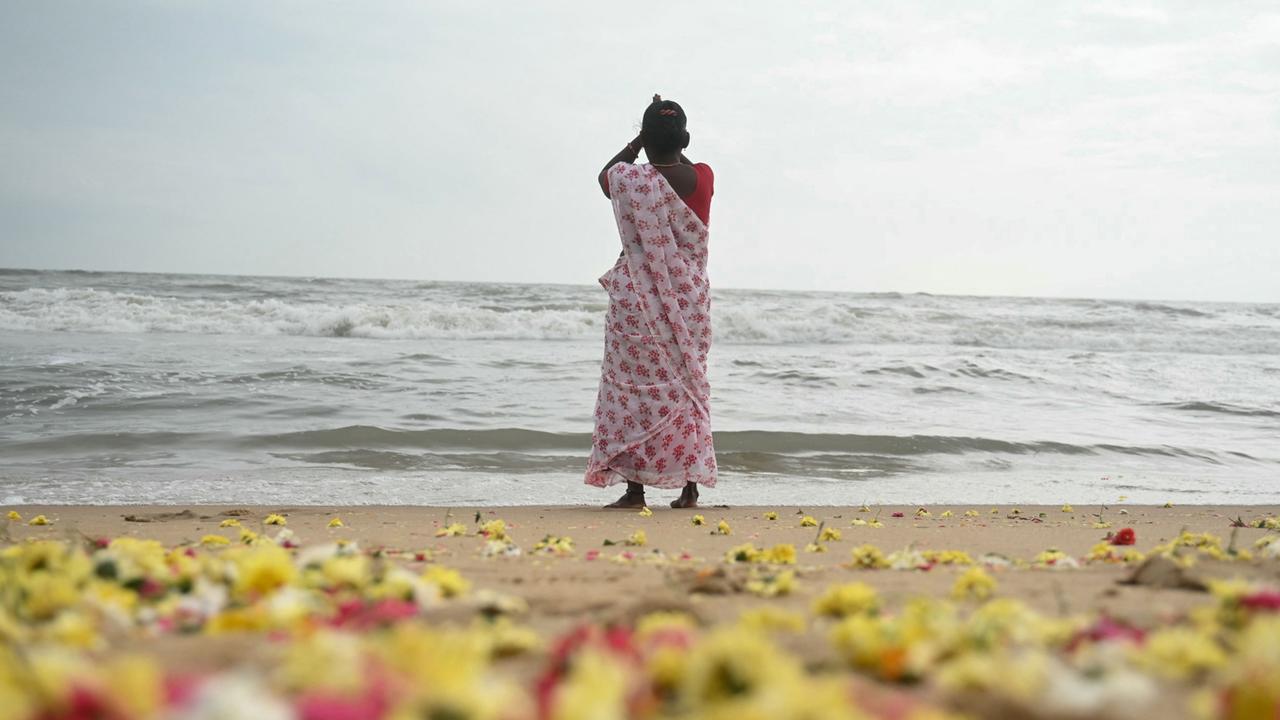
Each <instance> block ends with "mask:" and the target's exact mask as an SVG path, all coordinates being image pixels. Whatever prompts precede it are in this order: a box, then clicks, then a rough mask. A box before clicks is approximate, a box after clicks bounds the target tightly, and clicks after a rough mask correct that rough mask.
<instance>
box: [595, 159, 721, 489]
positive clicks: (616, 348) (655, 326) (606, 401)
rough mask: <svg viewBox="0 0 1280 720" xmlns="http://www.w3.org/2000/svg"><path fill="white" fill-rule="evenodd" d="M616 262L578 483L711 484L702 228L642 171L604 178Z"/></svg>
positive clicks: (607, 282)
mask: <svg viewBox="0 0 1280 720" xmlns="http://www.w3.org/2000/svg"><path fill="white" fill-rule="evenodd" d="M606 177H607V179H608V183H609V194H610V196H611V197H612V198H613V214H614V217H615V219H616V220H617V222H618V234H619V236H620V237H621V239H622V250H623V252H622V256H621V257H619V258H618V262H617V263H615V264H614V266H613V268H612V269H610V270H609V272H607V273H605V274H604V275H603V276H602V277H601V278H600V284H601V285H603V286H604V288H605V290H607V291H609V314H608V318H607V323H606V327H605V343H604V362H603V364H602V365H601V369H600V392H599V395H598V396H597V398H596V411H595V422H596V426H595V433H594V437H593V447H592V452H591V459H590V461H589V462H588V465H587V474H586V482H587V484H588V485H597V486H600V487H604V486H606V485H612V484H615V483H620V482H623V481H626V480H630V481H632V482H638V483H642V484H644V485H651V486H654V487H659V488H681V487H684V485H685V483H688V482H696V483H701V484H703V485H705V486H707V487H714V486H715V482H716V455H715V448H714V447H713V446H712V442H711V385H710V383H709V382H708V381H707V352H708V351H709V350H710V349H711V295H710V290H711V288H710V285H709V284H708V282H707V237H708V233H707V226H706V225H704V224H703V222H702V220H700V219H699V218H698V216H697V215H695V214H694V212H693V211H692V210H690V209H689V208H688V206H686V205H685V204H684V201H682V200H681V199H680V197H679V196H678V195H676V193H675V191H674V190H672V189H671V185H670V184H668V183H667V179H666V178H664V177H663V176H662V174H661V173H659V172H658V171H657V170H655V169H654V168H653V167H652V166H650V165H631V164H627V163H618V164H616V165H614V166H613V167H611V168H609V170H608V172H607V173H606Z"/></svg>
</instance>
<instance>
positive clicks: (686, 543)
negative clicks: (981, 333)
mask: <svg viewBox="0 0 1280 720" xmlns="http://www.w3.org/2000/svg"><path fill="white" fill-rule="evenodd" d="M5 510H6V511H8V510H10V508H5ZM12 510H13V511H15V512H17V513H18V514H19V515H20V516H21V517H22V518H23V520H22V521H17V520H14V519H11V520H10V521H9V522H8V525H7V529H6V532H7V542H6V543H5V544H6V545H12V546H15V547H22V546H24V545H26V542H25V541H27V540H33V539H47V540H63V541H67V542H68V543H70V544H77V543H83V544H88V545H94V544H95V543H96V544H97V545H98V546H101V547H107V546H108V544H109V543H110V542H111V541H112V540H117V539H120V538H139V539H149V540H156V541H159V542H160V543H161V544H162V545H163V546H164V547H165V548H175V547H176V548H183V547H190V548H201V547H203V548H210V547H211V546H212V547H213V549H211V550H209V551H208V552H216V543H220V542H221V541H210V540H209V536H222V537H225V538H226V539H227V540H228V541H229V542H228V543H227V544H228V545H231V546H235V545H237V544H240V543H241V542H243V540H244V537H243V533H245V532H246V531H247V532H249V533H251V534H253V535H255V536H257V537H255V539H254V542H264V543H265V542H269V541H268V538H270V537H272V536H277V537H275V540H274V543H273V544H275V545H283V546H284V547H286V548H287V549H288V550H289V552H291V553H293V554H294V556H295V557H298V556H299V554H301V553H306V552H307V551H308V548H311V547H318V546H328V545H332V544H333V543H334V542H339V541H346V542H348V543H350V542H352V541H354V543H355V547H358V548H359V552H360V553H361V554H364V555H367V556H373V557H377V558H384V559H387V560H389V561H390V562H391V563H394V564H395V565H397V566H400V567H403V568H406V569H408V570H410V571H411V572H412V573H414V574H415V575H416V574H418V573H422V572H423V571H424V570H425V569H428V568H430V567H433V566H444V567H448V568H451V569H452V570H456V571H457V572H458V573H460V574H461V577H463V578H465V579H466V581H468V582H469V584H470V589H469V591H468V592H469V593H470V595H471V596H473V597H474V596H476V595H477V594H483V593H492V594H493V596H494V597H504V598H518V601H517V602H519V603H520V604H521V605H522V606H523V605H527V608H525V607H521V608H520V610H519V611H516V612H513V616H515V617H517V619H518V621H519V623H520V625H521V626H522V627H524V628H527V629H528V630H531V631H532V632H533V633H534V634H535V635H536V637H537V638H539V641H538V642H537V643H534V644H531V645H530V648H529V649H528V651H527V652H520V653H517V654H516V656H515V657H513V658H510V659H505V660H503V661H501V662H499V663H498V664H497V665H495V670H496V672H497V673H498V674H499V675H501V676H503V677H506V678H508V679H511V680H512V681H514V682H517V683H528V682H531V681H532V679H533V678H535V677H537V676H538V674H539V672H541V669H542V668H544V667H545V665H546V662H547V648H548V646H549V645H550V644H551V643H550V642H549V641H550V640H551V639H553V638H557V637H560V636H563V635H564V634H566V633H569V632H571V631H573V630H574V629H575V628H579V627H582V626H584V625H589V626H597V627H605V626H610V625H621V626H626V627H631V626H634V625H635V624H636V623H637V622H638V621H640V620H641V618H643V617H645V616H646V615H649V614H651V613H654V612H658V611H674V612H677V613H681V614H683V615H685V616H687V617H688V618H690V619H691V620H692V622H693V623H694V625H695V626H697V627H701V628H704V629H712V628H715V627H719V626H728V625H731V624H732V623H734V622H736V621H739V618H741V617H742V616H743V614H744V613H747V614H750V613H751V612H752V611H756V610H759V609H761V608H770V609H772V610H779V611H783V612H784V613H789V614H791V615H793V616H795V617H799V618H804V621H803V624H802V626H801V627H799V628H793V630H798V631H795V632H788V633H783V634H781V635H779V637H778V639H777V642H778V643H779V646H780V647H782V648H783V649H784V650H785V651H787V652H790V653H792V654H794V655H795V656H796V657H798V658H800V659H801V661H802V662H803V664H804V665H805V666H808V667H813V668H819V667H831V666H837V667H838V666H841V665H842V663H841V658H840V650H839V644H838V643H833V642H832V641H831V639H830V638H831V633H832V623H831V622H829V621H827V620H825V619H823V618H821V617H819V616H820V615H821V613H818V612H817V611H816V610H815V608H816V607H817V606H818V604H819V603H820V600H819V598H821V597H822V596H823V594H824V593H825V592H827V591H828V589H829V588H831V587H834V586H840V585H842V584H846V583H853V582H857V583H863V584H865V585H867V586H870V587H871V588H873V589H874V591H875V593H876V594H877V596H878V601H877V602H878V610H877V612H878V614H879V615H881V616H882V617H892V616H895V615H898V614H901V613H904V612H908V607H909V605H910V603H911V602H912V600H913V599H915V598H921V597H924V598H933V599H936V600H938V601H940V602H944V603H951V602H952V601H954V604H956V605H957V606H959V607H962V608H969V606H970V605H971V604H972V605H980V604H981V603H980V602H975V603H968V604H967V603H965V602H961V599H959V596H958V595H956V592H957V591H956V589H955V587H956V583H957V580H958V578H960V577H961V576H962V575H963V574H964V573H966V572H968V571H969V570H970V569H971V568H972V567H974V566H977V567H982V568H985V570H984V573H985V574H986V575H987V576H989V577H990V578H992V579H993V580H994V582H995V588H996V589H995V591H994V597H996V598H1001V599H1011V600H1016V601H1019V602H1020V603H1022V604H1023V605H1025V607H1027V608H1030V609H1031V610H1032V611H1033V612H1034V613H1038V614H1039V615H1041V616H1043V617H1045V618H1057V619H1063V618H1081V621H1080V622H1082V623H1087V622H1094V621H1096V619H1097V618H1100V617H1102V618H1110V619H1111V620H1113V621H1115V622H1117V623H1121V624H1123V625H1124V626H1125V627H1132V628H1136V629H1140V630H1141V631H1142V632H1151V631H1155V630H1157V629H1159V628H1161V627H1163V626H1166V625H1170V624H1177V623H1181V622H1185V621H1186V619H1187V618H1189V617H1193V616H1194V615H1195V613H1196V612H1197V610H1196V609H1197V608H1201V607H1207V606H1210V605H1212V604H1213V603H1214V602H1215V600H1214V598H1213V596H1212V595H1211V594H1210V593H1208V592H1205V590H1206V586H1205V584H1206V583H1209V582H1211V581H1214V580H1235V581H1244V583H1245V584H1246V585H1248V586H1249V587H1250V588H1255V589H1256V588H1273V589H1274V588H1276V587H1278V586H1280V562H1278V561H1276V560H1274V559H1265V558H1263V557H1261V555H1262V553H1259V552H1258V550H1257V548H1258V547H1259V545H1260V542H1259V541H1262V544H1265V543H1266V542H1267V540H1268V539H1270V538H1271V537H1272V536H1274V535H1275V533H1274V531H1269V530H1267V529H1265V528H1264V527H1248V525H1250V524H1258V525H1263V524H1264V522H1265V519H1266V518H1268V517H1272V516H1274V514H1275V512H1276V510H1277V508H1274V507H1260V506H1212V507H1208V506H1195V507H1190V506H1189V507H1178V506H1170V507H1160V506H1126V505H1125V504H1123V503H1120V504H1116V505H1111V506H1108V507H1106V508H1102V507H1098V506H1089V507H1084V506H1077V507H1070V506H1022V507H1012V506H1000V507H992V506H981V507H979V506H930V507H927V508H920V507H917V506H888V507H870V508H865V509H864V508H858V507H844V508H836V507H810V508H802V507H796V506H782V505H779V506H774V507H723V506H722V507H715V506H707V507H703V508H700V509H698V510H696V511H687V510H680V511H677V510H671V509H668V508H665V507H659V508H654V509H653V511H652V514H651V515H643V514H641V513H638V512H636V511H617V510H614V511H606V510H601V509H597V508H587V507H550V506H547V507H507V508H480V509H469V508H439V507H404V506H397V507H297V506H288V507H247V506H214V505H200V506H96V507H90V506H24V507H16V508H12ZM771 513H776V519H770V518H771V517H773V515H771ZM36 516H43V517H44V518H45V519H46V520H47V521H48V522H49V524H47V525H31V524H29V522H30V519H31V518H34V517H36ZM273 516H274V517H273ZM695 516H699V517H700V519H701V520H702V524H695V521H694V518H695ZM335 518H337V519H339V520H340V522H341V525H342V526H341V527H334V525H337V523H336V522H335ZM1237 518H1239V519H1240V520H1242V521H1243V522H1244V524H1245V525H1246V527H1236V528H1233V527H1232V523H1233V520H1236V519H1237ZM499 519H500V520H502V521H504V524H505V530H504V531H503V532H504V533H505V536H506V537H505V538H504V539H503V540H502V543H497V545H501V546H503V547H504V548H505V550H503V551H497V552H495V548H494V547H493V546H494V545H495V543H494V541H493V538H492V537H485V535H484V534H483V533H480V531H481V530H483V529H484V528H486V527H488V528H492V527H493V526H492V525H489V524H490V523H492V521H494V520H499ZM264 522H271V523H284V524H283V526H274V525H271V524H264ZM722 522H723V523H724V524H725V525H723V526H722V525H721V523H722ZM877 525H878V526H877ZM1103 526H1106V527H1103ZM722 528H723V529H722ZM1126 529H1131V530H1132V533H1133V537H1132V539H1133V544H1132V545H1113V544H1111V541H1112V540H1114V539H1115V538H1116V537H1117V536H1116V535H1115V533H1120V532H1122V531H1124V530H1126ZM723 530H727V531H728V533H729V534H727V535H725V534H720V533H721V532H723ZM832 530H834V531H835V533H832V532H831V531H832ZM281 531H285V535H284V536H283V537H281V536H278V535H279V533H280V532H281ZM452 533H457V534H456V535H455V534H452ZM1200 533H1208V534H1210V535H1212V536H1214V539H1215V541H1216V542H1218V543H1219V547H1218V549H1217V550H1216V551H1215V550H1212V549H1210V550H1208V551H1206V550H1204V549H1203V548H1201V547H1196V543H1198V542H1199V541H1196V542H1183V543H1182V545H1183V546H1184V547H1179V546H1178V542H1179V538H1184V539H1185V538H1187V537H1202V536H1199V535H1198V534H1200ZM442 534H443V536H442ZM640 535H643V537H642V538H641V537H640ZM837 535H838V537H837ZM548 536H554V537H568V538H571V539H572V549H569V546H568V545H563V546H561V547H562V548H563V549H564V552H563V553H554V552H547V550H548V548H542V549H541V550H539V549H537V545H538V543H539V542H540V541H543V540H544V539H546V538H547V537H548ZM824 537H825V539H820V538H824ZM1108 537H1110V538H1111V540H1108ZM1203 537H1207V536H1203ZM629 543H630V544H629ZM640 543H643V544H640ZM746 543H750V544H751V545H752V546H753V547H754V548H758V549H767V548H771V547H776V546H780V545H784V546H791V547H793V548H794V550H795V554H794V563H793V564H792V563H790V562H787V563H783V564H779V565H769V564H768V563H750V562H731V561H730V560H732V557H726V555H727V554H730V555H732V551H734V549H735V548H737V549H741V548H742V546H743V545H744V544H746ZM1170 544H1173V547H1172V551H1170ZM868 546H874V549H876V550H878V551H879V554H878V555H879V557H881V558H882V559H881V560H879V561H876V560H870V561H868V560H867V558H868V557H876V556H877V554H875V553H872V554H871V555H868V551H867V547H868ZM1161 546H1164V549H1165V551H1166V552H1169V554H1170V555H1171V556H1173V557H1185V556H1187V555H1188V554H1189V555H1192V556H1195V560H1194V562H1191V561H1187V562H1183V563H1176V562H1174V563H1170V565H1171V566H1176V567H1174V568H1173V570H1171V571H1169V572H1172V573H1173V574H1172V575H1170V574H1169V572H1165V573H1164V574H1163V575H1162V574H1161V573H1158V572H1156V573H1153V574H1152V575H1151V577H1143V578H1139V582H1137V583H1136V584H1128V583H1126V582H1125V581H1126V580H1127V579H1130V578H1132V577H1133V576H1134V574H1135V572H1136V570H1137V568H1138V567H1139V565H1140V563H1139V559H1138V558H1136V557H1130V558H1128V561H1127V562H1126V561H1125V560H1124V559H1122V553H1123V552H1126V551H1130V550H1136V551H1137V552H1139V553H1144V554H1157V553H1158V552H1159V551H1160V549H1161ZM1103 547H1109V548H1113V549H1114V557H1112V558H1111V559H1109V560H1104V559H1100V558H1099V557H1098V555H1097V553H1098V552H1099V550H1100V548H1103ZM515 548H518V550H515ZM855 548H861V550H860V551H857V552H855ZM1153 550H1156V551H1157V552H1156V553H1153V552H1152V551H1153ZM897 551H902V552H898V554H897V555H895V552H897ZM1184 551H1185V552H1184ZM1238 551H1243V554H1242V555H1240V554H1238ZM202 552H203V551H202ZM516 552H518V553H519V554H518V555H517V554H515V553H516ZM859 553H861V555H859ZM939 553H949V555H948V554H941V555H940V554H939ZM961 554H963V555H961ZM858 557H861V558H862V560H861V561H859V560H858ZM957 557H959V558H960V559H959V560H956V559H955V558H957ZM904 558H906V559H905V560H904ZM912 558H914V559H912ZM877 562H879V563H880V564H881V565H886V564H896V565H897V566H898V567H899V569H892V568H885V567H881V568H878V569H877V568H876V567H874V566H875V565H876V564H877ZM904 563H905V564H904ZM1181 565H1189V567H1185V568H1183V567H1181ZM768 567H772V568H774V569H775V570H777V569H784V570H785V572H787V573H793V574H794V575H793V581H794V582H793V584H789V585H788V587H787V588H785V589H783V590H782V591H781V592H776V593H773V592H769V591H767V590H766V591H765V592H758V591H753V590H751V589H750V587H749V585H750V577H749V575H750V574H751V573H756V572H757V569H759V568H768ZM1165 570H1166V571H1168V570H1169V569H1168V568H1166V569H1165ZM789 582H790V581H789ZM480 605H483V603H480ZM478 607H479V605H477V604H470V605H468V604H466V603H457V604H453V605H450V604H449V603H444V604H441V605H438V606H434V607H430V608H427V609H425V610H423V612H422V616H421V619H422V620H424V621H425V622H426V623H428V624H429V625H430V624H440V625H445V626H447V625H451V624H459V623H463V624H465V623H466V622H470V621H471V620H472V619H473V618H474V617H475V616H476V615H477V613H480V612H481V610H480V609H478ZM772 610H771V611H772ZM262 637H263V636H262V635H261V634H260V633H257V632H244V633H219V634H217V635H216V636H214V635H212V634H210V633H202V632H194V633H157V632H154V631H150V632H117V633H115V634H113V635H111V640H110V642H109V644H108V645H107V646H106V648H107V649H106V652H107V653H108V654H110V653H111V652H117V651H129V652H142V653H144V654H148V655H150V656H153V657H157V658H160V659H161V662H162V664H163V666H164V667H165V668H166V670H167V671H168V672H171V673H180V674H193V675H208V674H213V673H218V672H226V671H229V670H234V669H235V668H237V667H240V666H246V665H248V666H253V665H254V664H255V663H263V662H266V661H265V660H264V659H263V658H264V657H266V655H265V654H264V653H265V650H266V646H267V645H269V643H263V642H262ZM98 651H99V652H102V651H103V650H102V648H99V650H98ZM868 674H869V675H871V676H873V677H874V676H875V673H866V672H862V673H855V674H854V675H851V676H850V677H851V678H853V677H861V678H863V679H862V680H859V681H858V682H867V681H866V679H865V676H866V675H868ZM1206 677H1208V676H1207V675H1204V674H1197V675H1196V676H1195V680H1196V682H1183V683H1173V684H1171V685H1168V687H1169V688H1172V692H1168V693H1161V694H1159V695H1158V696H1154V697H1152V698H1151V700H1150V702H1151V703H1153V704H1152V705H1151V707H1158V708H1160V709H1162V711H1164V712H1167V713H1171V715H1170V716H1171V717H1181V716H1190V715H1187V713H1188V712H1189V711H1188V707H1189V705H1188V703H1190V702H1191V700H1190V699H1191V698H1192V697H1193V696H1194V691H1195V690H1196V689H1197V688H1200V687H1202V684H1201V683H1200V682H1199V681H1200V680H1203V679H1204V678H1206ZM881 679H883V678H881ZM925 680H926V682H923V683H912V684H910V685H909V686H906V687H895V689H893V690H892V692H893V693H903V694H905V696H907V697H914V698H925V699H927V700H928V701H929V702H930V703H937V704H938V705H939V706H940V707H953V708H960V709H968V710H969V711H971V712H973V711H975V708H977V712H979V713H980V714H987V713H986V712H985V711H983V710H982V709H981V708H982V707H983V706H981V705H975V704H974V703H973V699H972V698H970V699H969V700H958V699H957V698H956V697H955V696H954V695H953V694H947V693H942V692H940V691H939V690H938V688H937V687H936V686H935V685H934V684H932V683H931V682H928V680H929V678H925ZM1159 682H1160V683H1161V684H1162V685H1163V684H1164V683H1165V680H1164V679H1161V680H1160V681H1159ZM872 685H875V686H876V687H885V688H888V687H891V686H895V685H896V684H894V683H889V684H882V683H872ZM1023 705H1026V703H1022V704H1021V705H1020V704H1018V703H1014V704H1013V705H1001V706H999V707H1002V708H1003V709H1002V710H1000V711H999V712H1001V713H1005V712H1012V710H1010V709H1009V708H1010V707H1014V706H1017V707H1019V708H1021V709H1019V710H1018V712H1026V713H1028V715H1027V716H1029V717H1057V716H1064V717H1065V716H1068V715H1062V714H1061V713H1059V714H1056V715H1055V714H1054V713H1052V712H1045V713H1043V714H1040V715H1037V714H1036V713H1035V712H1033V711H1032V710H1033V709H1034V703H1033V704H1031V705H1030V706H1028V707H1030V708H1031V709H1028V707H1023ZM1113 711H1114V712H1113ZM992 712H994V711H992ZM1081 716H1083V717H1111V716H1115V717H1124V716H1126V715H1125V713H1124V712H1119V711H1116V709H1115V708H1110V709H1108V710H1106V711H1105V712H1104V711H1102V710H1098V709H1097V708H1094V709H1093V710H1091V711H1090V712H1086V713H1085V714H1083V715H1081ZM1241 717H1243V716H1241Z"/></svg>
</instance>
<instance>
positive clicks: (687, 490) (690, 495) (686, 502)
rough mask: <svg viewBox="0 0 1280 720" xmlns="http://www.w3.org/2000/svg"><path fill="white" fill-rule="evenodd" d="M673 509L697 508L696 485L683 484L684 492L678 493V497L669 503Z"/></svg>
mask: <svg viewBox="0 0 1280 720" xmlns="http://www.w3.org/2000/svg"><path fill="white" fill-rule="evenodd" d="M671 507H673V508H696V507H698V484H697V483H685V485H684V490H681V491H680V497H678V498H676V499H675V500H672V501H671Z"/></svg>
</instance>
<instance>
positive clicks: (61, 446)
mask: <svg viewBox="0 0 1280 720" xmlns="http://www.w3.org/2000/svg"><path fill="white" fill-rule="evenodd" d="M715 438H716V452H717V455H727V456H734V455H757V456H768V455H778V456H789V457H793V458H813V457H817V456H821V455H826V454H840V455H847V456H855V455H856V456H898V457H911V456H924V455H937V454H945V455H960V454H967V453H988V454H999V455H1029V454H1050V455H1103V454H1116V455H1131V456H1155V457H1176V458H1184V459H1190V460H1199V461H1203V462H1208V463H1214V464H1217V463H1219V462H1220V460H1219V459H1218V458H1217V453H1214V452H1212V451H1208V450H1202V449H1197V448H1181V447H1175V446H1171V445H1122V444H1111V443H1103V444H1091V445H1084V444H1078V443H1069V442H1059V441H1054V440H1033V441H1016V440H1005V439H999V438H988V437H979V436H953V435H863V434H856V433H803V432H786V431H770V430H728V431H717V432H716V434H715ZM590 446H591V435H590V433H573V432H551V431H543V430H531V429H526V428H493V429H465V428H432V429H401V428H389V427H380V426H374V425H349V426H343V427H333V428H323V429H316V430H303V431H296V432H287V433H268V434H259V435H237V434H233V433H220V432H219V433H210V432H120V433H80V434H71V435H58V436H51V437H45V438H39V439H31V440H24V441H17V442H11V443H8V444H7V445H5V447H4V449H5V452H6V453H7V454H10V455H11V456H20V455H23V454H26V453H40V454H46V453H50V452H54V451H61V452H68V453H75V452H100V451H109V450H135V451H136V450H159V449H173V448H175V447H184V448H192V449H194V448H207V447H217V448H220V449H257V450H267V451H297V450H306V451H313V452H314V451H352V450H356V449H359V450H361V451H390V450H394V451H419V452H426V453H477V452H478V453H518V454H520V455H522V456H524V455H528V454H533V455H537V454H551V455H554V454H557V453H562V452H568V453H572V454H580V453H581V452H583V451H584V449H587V448H590ZM1236 455H1237V456H1239V454H1236ZM1240 457H1242V458H1243V459H1248V460H1252V459H1254V458H1251V457H1249V456H1240Z"/></svg>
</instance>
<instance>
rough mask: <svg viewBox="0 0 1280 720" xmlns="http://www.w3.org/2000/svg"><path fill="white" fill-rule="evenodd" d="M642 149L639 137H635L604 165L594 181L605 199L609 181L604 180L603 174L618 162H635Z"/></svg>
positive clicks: (607, 193) (607, 194)
mask: <svg viewBox="0 0 1280 720" xmlns="http://www.w3.org/2000/svg"><path fill="white" fill-rule="evenodd" d="M642 147H644V146H643V144H642V143H641V142H640V136H639V135H636V139H635V140H632V141H631V142H629V143H627V145H626V147H624V148H622V149H621V150H619V151H618V154H617V155H614V156H613V157H612V158H610V159H609V162H607V163H605V164H604V169H603V170H601V171H600V174H599V175H597V176H596V181H597V182H599V183H600V189H601V190H603V191H604V196H605V197H609V181H608V180H606V179H605V173H607V172H609V168H611V167H613V166H614V165H617V164H618V163H620V162H625V163H633V162H635V161H636V158H638V157H640V148H642Z"/></svg>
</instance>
